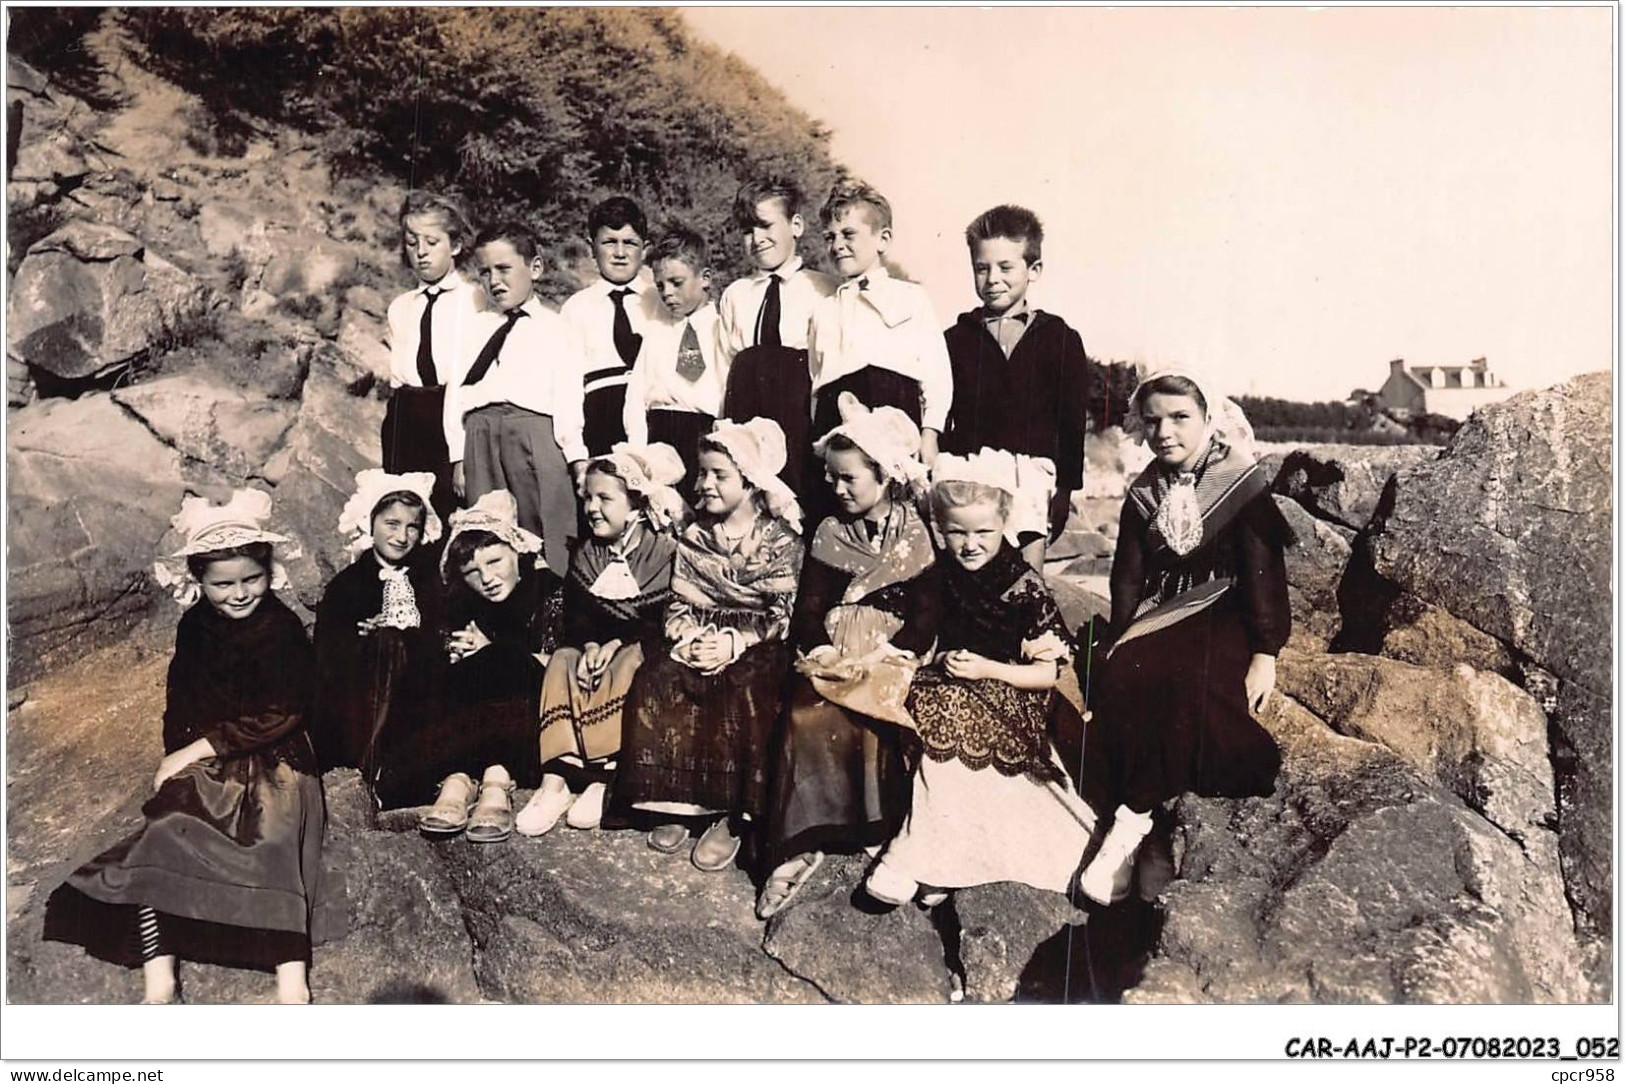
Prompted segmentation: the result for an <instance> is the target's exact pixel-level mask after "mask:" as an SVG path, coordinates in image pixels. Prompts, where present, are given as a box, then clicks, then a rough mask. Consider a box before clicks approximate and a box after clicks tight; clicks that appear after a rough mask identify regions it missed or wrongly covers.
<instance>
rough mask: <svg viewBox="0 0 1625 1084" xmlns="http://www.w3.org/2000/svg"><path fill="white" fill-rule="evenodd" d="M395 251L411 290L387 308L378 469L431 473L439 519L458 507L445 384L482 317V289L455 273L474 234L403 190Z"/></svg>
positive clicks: (428, 198) (440, 200)
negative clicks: (413, 278)
mask: <svg viewBox="0 0 1625 1084" xmlns="http://www.w3.org/2000/svg"><path fill="white" fill-rule="evenodd" d="M400 223H401V249H402V255H403V256H404V257H405V260H406V263H407V264H408V266H410V267H411V268H412V271H413V273H414V274H416V275H417V278H418V284H417V285H416V286H415V287H413V288H412V289H410V290H407V291H406V292H405V293H403V294H401V295H400V296H398V297H396V298H395V300H394V301H391V302H390V303H389V312H388V324H389V386H390V387H391V388H393V389H394V391H393V393H392V394H391V395H390V399H389V406H388V407H387V408H386V409H385V412H384V427H383V431H382V432H381V433H380V436H381V438H382V443H383V452H384V454H383V467H384V470H386V471H388V472H389V473H391V474H409V473H412V472H414V471H428V472H430V473H432V474H433V475H434V490H433V491H432V493H431V499H430V503H431V504H433V505H434V510H435V512H436V513H437V514H439V516H440V518H441V519H442V520H444V519H445V518H446V517H447V516H449V515H450V514H451V512H452V510H453V509H454V508H456V507H457V495H456V493H455V492H453V490H452V484H451V460H450V457H449V455H448V453H447V450H446V437H445V429H444V427H443V425H442V423H441V418H442V416H443V415H444V413H445V401H446V382H447V381H448V380H449V379H451V375H452V370H453V369H455V368H456V354H457V349H458V343H459V342H460V341H461V338H462V337H463V336H464V335H466V334H467V333H468V328H469V325H470V324H471V323H472V322H473V320H474V317H475V316H476V315H477V314H479V313H482V312H484V311H485V310H486V309H487V308H488V307H489V306H488V304H487V300H486V295H485V291H484V290H483V289H481V288H480V287H479V286H478V285H477V284H476V283H474V282H471V281H469V280H468V279H467V278H465V277H464V276H463V275H462V273H461V272H460V271H458V269H457V258H458V257H459V256H461V255H462V254H463V252H464V250H465V248H466V246H467V245H468V242H469V240H470V239H471V237H472V235H473V232H474V231H473V230H472V229H470V228H469V225H468V219H467V218H466V217H465V216H464V215H463V212H462V209H461V208H460V207H458V206H457V204H455V203H453V202H452V201H451V200H449V199H446V198H445V197H443V196H438V195H435V194H434V193H431V192H409V193H407V196H406V200H405V202H403V203H402V204H401V214H400Z"/></svg>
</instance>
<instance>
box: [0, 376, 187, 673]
mask: <svg viewBox="0 0 1625 1084" xmlns="http://www.w3.org/2000/svg"><path fill="white" fill-rule="evenodd" d="M6 465H7V471H6V490H7V497H8V502H9V505H8V509H7V518H8V527H9V530H8V532H7V547H8V553H7V576H8V588H9V590H8V593H7V594H8V598H7V619H8V620H9V622H10V625H11V628H10V632H11V636H10V642H11V673H10V674H9V675H8V678H9V680H10V681H11V682H17V681H26V680H28V679H30V678H31V677H33V676H35V675H36V674H38V673H40V672H41V671H42V670H44V669H45V668H47V667H50V666H52V665H57V664H59V663H61V662H63V661H66V660H67V659H68V658H73V657H77V656H78V655H81V654H83V653H85V652H86V651H88V650H90V649H91V648H93V647H96V646H98V645H99V644H103V643H107V642H109V641H110V640H113V639H116V638H118V637H120V636H122V635H123V634H124V633H125V632H127V631H128V630H129V628H130V627H131V625H133V624H134V623H135V622H136V621H138V620H140V618H141V617H142V616H144V614H145V613H146V611H147V609H148V606H149V605H150V604H151V602H152V600H153V599H155V598H157V597H160V593H159V592H158V591H157V590H156V588H154V587H152V586H151V583H150V577H149V575H148V571H147V570H148V566H149V565H150V563H151V562H152V559H153V556H154V555H155V553H156V552H157V544H158V540H159V539H160V538H162V537H163V535H164V532H165V531H166V530H167V529H168V526H169V517H170V516H172V515H174V514H175V511H176V509H178V508H179V507H180V502H181V496H182V494H183V492H184V489H185V483H184V480H183V477H182V470H181V466H182V464H181V457H180V455H179V454H178V453H177V452H176V451H175V450H174V449H173V448H171V447H170V446H168V445H166V444H164V443H163V442H162V441H160V440H159V439H158V438H157V437H155V436H154V435H153V433H152V431H151V430H150V429H148V428H147V427H146V426H145V425H143V424H142V423H141V422H140V421H138V420H136V419H135V418H134V417H132V416H131V415H130V414H128V413H127V412H125V411H124V410H123V409H121V408H120V407H119V406H118V405H117V404H115V403H114V402H113V400H112V399H111V398H110V397H109V396H108V395H106V394H103V393H98V394H94V395H87V396H84V397H83V398H80V399H76V400H66V399H46V400H41V401H39V402H36V403H33V404H31V405H29V406H27V407H24V408H22V409H21V410H17V411H14V412H13V413H12V415H11V418H10V425H9V426H8V427H7V431H6Z"/></svg>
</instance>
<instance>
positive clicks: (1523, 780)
mask: <svg viewBox="0 0 1625 1084" xmlns="http://www.w3.org/2000/svg"><path fill="white" fill-rule="evenodd" d="M1277 681H1278V686H1279V688H1280V689H1281V691H1282V692H1284V693H1286V694H1287V695H1289V696H1291V697H1293V698H1294V699H1296V700H1297V701H1298V702H1300V703H1301V704H1303V706H1305V707H1306V708H1308V709H1309V710H1310V711H1312V712H1313V713H1314V714H1315V715H1316V716H1318V717H1319V718H1321V719H1323V720H1325V721H1326V722H1327V723H1328V724H1329V725H1330V726H1331V727H1332V729H1334V730H1336V731H1337V732H1338V733H1340V734H1347V735H1349V736H1351V737H1355V738H1361V739H1363V740H1365V741H1370V742H1376V743H1377V744H1379V745H1381V746H1383V747H1384V748H1386V749H1388V750H1390V751H1391V752H1393V753H1395V754H1397V755H1398V756H1399V757H1400V758H1401V759H1402V760H1404V761H1405V762H1406V763H1407V764H1409V765H1411V766H1412V767H1414V768H1416V769H1418V770H1419V771H1421V772H1422V773H1424V774H1425V775H1427V776H1429V777H1431V778H1433V779H1437V780H1438V781H1439V782H1441V783H1443V784H1444V785H1445V786H1446V787H1448V788H1449V789H1450V790H1451V791H1453V792H1454V793H1455V794H1456V796H1457V797H1459V798H1460V799H1461V800H1462V801H1464V802H1466V803H1467V805H1468V807H1469V808H1471V809H1473V810H1476V811H1477V812H1479V813H1481V814H1482V815H1483V816H1484V817H1485V818H1486V819H1487V820H1489V821H1490V823H1492V824H1494V825H1495V826H1496V827H1497V828H1499V829H1500V830H1501V831H1503V832H1505V833H1506V834H1507V835H1508V836H1510V837H1512V838H1513V839H1515V840H1518V841H1520V842H1521V841H1526V840H1529V839H1531V838H1532V837H1533V836H1535V835H1544V834H1549V833H1550V831H1551V829H1552V828H1553V827H1554V826H1555V823H1556V816H1557V810H1556V808H1555V802H1556V793H1555V788H1554V786H1553V782H1552V765H1551V759H1550V753H1549V751H1548V748H1547V742H1546V716H1545V715H1544V714H1542V712H1541V710H1540V707H1539V706H1538V705H1537V704H1536V703H1535V700H1534V698H1533V697H1531V696H1530V695H1529V694H1528V693H1526V692H1524V691H1523V690H1522V689H1520V688H1518V687H1517V686H1516V685H1513V684H1512V683H1511V682H1509V681H1507V680H1506V679H1505V678H1503V677H1500V676H1499V675H1496V674H1486V673H1483V672H1481V671H1478V670H1474V669H1473V668H1472V667H1470V666H1466V665H1464V664H1463V665H1459V666H1457V667H1455V668H1453V669H1451V670H1437V669H1427V668H1424V667H1420V666H1412V665H1410V664H1409V663H1403V662H1396V661H1394V660H1391V659H1381V658H1374V657H1372V656H1369V655H1354V654H1346V655H1327V656H1320V657H1315V656H1306V655H1302V654H1299V653H1296V652H1287V653H1283V654H1282V656H1281V659H1280V662H1279V665H1278V667H1277Z"/></svg>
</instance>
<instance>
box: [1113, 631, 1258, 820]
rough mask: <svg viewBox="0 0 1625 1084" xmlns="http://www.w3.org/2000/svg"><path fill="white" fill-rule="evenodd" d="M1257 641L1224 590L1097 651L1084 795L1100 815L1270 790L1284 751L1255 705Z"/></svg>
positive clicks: (1247, 795)
mask: <svg viewBox="0 0 1625 1084" xmlns="http://www.w3.org/2000/svg"><path fill="white" fill-rule="evenodd" d="M1251 658H1252V650H1251V648H1250V647H1249V646H1248V643H1247V633H1246V630H1245V628H1244V627H1243V625H1242V619H1241V614H1240V611H1239V610H1237V609H1236V608H1235V606H1234V604H1232V603H1231V602H1230V600H1228V599H1226V600H1223V601H1220V602H1218V603H1215V604H1214V605H1212V606H1210V607H1208V608H1207V609H1206V610H1203V611H1201V612H1199V613H1197V614H1194V615H1192V616H1191V617H1187V618H1185V619H1184V620H1183V621H1180V622H1179V623H1177V624H1175V625H1171V626H1169V627H1168V628H1166V629H1162V630H1160V631H1158V632H1155V633H1152V634H1150V635H1148V636H1144V637H1141V638H1139V639H1136V640H1132V641H1130V642H1128V643H1125V644H1123V645H1122V647H1121V648H1119V649H1118V650H1116V651H1115V652H1114V653H1113V654H1112V656H1111V657H1110V658H1109V659H1106V660H1102V659H1101V658H1100V657H1099V656H1096V659H1095V665H1096V666H1097V667H1099V668H1100V669H1099V670H1098V672H1097V673H1096V674H1095V676H1094V680H1095V681H1096V682H1097V689H1098V695H1097V696H1096V697H1095V699H1094V718H1093V719H1091V720H1090V722H1089V724H1088V726H1087V728H1086V729H1085V734H1084V758H1083V763H1084V771H1083V777H1084V778H1083V797H1084V799H1085V800H1086V801H1088V802H1089V804H1090V805H1091V806H1092V807H1093V808H1094V809H1095V811H1096V813H1097V814H1100V815H1101V816H1109V815H1110V814H1111V813H1112V812H1113V811H1115V810H1116V809H1117V807H1118V806H1119V805H1126V806H1128V807H1129V808H1130V809H1132V810H1135V811H1137V812H1142V813H1143V812H1146V811H1148V810H1150V809H1152V808H1154V807H1155V806H1156V805H1158V804H1159V803H1161V802H1164V801H1167V800H1168V799H1170V798H1174V797H1177V796H1179V795H1181V794H1200V795H1202V796H1204V797H1210V798H1220V797H1223V798H1245V797H1249V796H1254V795H1267V794H1269V793H1271V792H1272V791H1273V790H1274V789H1275V774H1276V772H1277V771H1278V770H1279V768H1280V766H1281V753H1280V750H1279V749H1278V748H1277V747H1276V744H1275V739H1274V738H1272V737H1271V736H1270V734H1269V732H1268V731H1266V730H1265V729H1264V728H1263V727H1262V726H1260V725H1259V724H1258V722H1257V721H1256V720H1255V719H1254V718H1253V717H1252V714H1251V712H1249V711H1248V708H1247V693H1246V688H1245V685H1244V679H1245V677H1246V674H1247V665H1248V663H1249V661H1250V660H1251Z"/></svg>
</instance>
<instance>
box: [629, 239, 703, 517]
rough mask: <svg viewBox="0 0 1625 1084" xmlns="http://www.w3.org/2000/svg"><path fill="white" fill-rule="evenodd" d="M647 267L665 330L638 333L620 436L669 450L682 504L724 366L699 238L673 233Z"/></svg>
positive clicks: (691, 481)
mask: <svg viewBox="0 0 1625 1084" xmlns="http://www.w3.org/2000/svg"><path fill="white" fill-rule="evenodd" d="M649 265H650V267H651V268H652V269H653V271H654V280H655V288H656V289H657V290H658V291H659V293H660V300H661V303H662V304H664V305H665V306H666V311H667V312H668V313H670V314H671V318H672V323H669V324H654V325H651V326H650V327H649V328H648V329H647V331H646V332H645V333H644V336H643V346H642V348H641V349H640V350H639V351H638V360H637V363H636V364H634V365H633V366H632V375H631V377H630V379H629V380H628V382H627V386H626V412H625V419H624V420H625V423H626V437H627V440H628V441H630V442H631V443H632V444H638V445H642V444H650V443H656V442H658V443H664V444H670V445H671V446H672V447H673V448H676V449H677V454H678V455H680V456H682V459H683V467H684V473H683V480H682V483H681V486H680V488H679V490H678V491H679V492H680V493H682V494H683V495H684V497H685V498H686V497H688V496H689V495H690V491H691V490H692V489H693V484H694V478H695V476H696V475H697V473H698V471H699V458H700V438H701V437H703V436H705V434H707V433H709V432H710V431H711V426H712V424H713V423H714V422H715V421H716V419H717V417H718V416H719V415H720V414H721V413H722V393H723V388H724V387H725V385H726V383H727V377H728V366H727V363H726V361H724V360H723V353H722V350H721V349H720V347H719V344H718V327H717V309H716V306H715V305H713V304H712V303H711V267H710V260H709V256H708V254H707V252H706V247H705V239H704V238H702V237H701V236H700V235H699V234H697V233H695V232H694V231H693V230H689V229H686V228H684V227H682V226H674V227H673V228H671V229H670V230H668V231H667V232H666V234H665V236H663V237H661V238H660V240H659V241H658V242H656V243H655V245H654V247H653V248H652V249H651V250H650V256H649Z"/></svg>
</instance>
